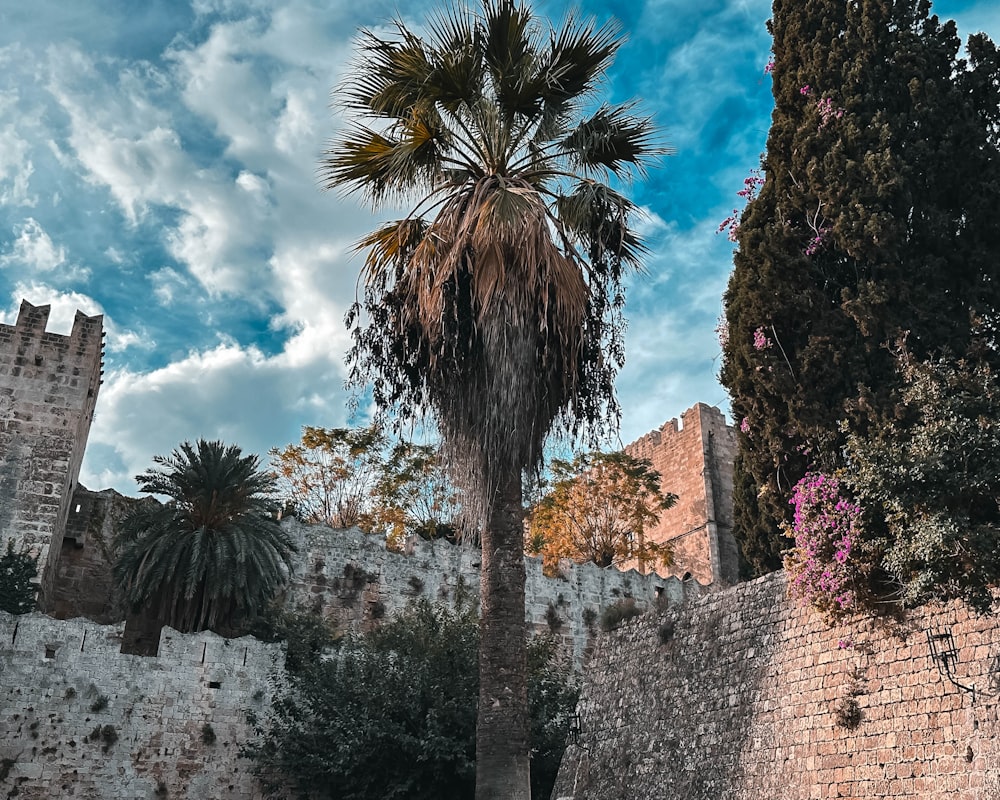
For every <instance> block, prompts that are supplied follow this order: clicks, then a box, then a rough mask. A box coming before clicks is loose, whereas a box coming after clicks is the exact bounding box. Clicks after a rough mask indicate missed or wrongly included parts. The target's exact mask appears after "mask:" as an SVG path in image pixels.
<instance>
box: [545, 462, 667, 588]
mask: <svg viewBox="0 0 1000 800" xmlns="http://www.w3.org/2000/svg"><path fill="white" fill-rule="evenodd" d="M549 469H550V471H551V473H552V477H551V479H550V480H549V481H548V483H547V485H546V486H545V487H544V488H545V489H546V490H547V491H546V492H545V494H544V496H543V497H542V499H541V500H539V501H538V502H537V503H535V505H534V506H533V507H532V509H531V511H530V512H529V514H528V524H527V528H526V532H525V549H526V550H527V551H528V552H529V553H532V554H534V555H537V554H541V555H542V556H543V559H544V565H545V569H546V572H547V573H548V574H554V573H555V572H556V570H557V567H558V563H559V559H561V558H571V559H573V560H574V561H576V562H578V563H584V562H587V561H591V562H593V563H594V564H597V565H598V566H600V567H609V566H612V565H615V566H619V565H622V564H625V563H627V562H631V561H638V562H639V565H640V567H644V566H646V565H653V566H656V565H659V564H669V563H670V560H671V551H670V548H669V546H668V545H665V544H658V543H656V542H650V541H647V540H646V538H645V533H646V529H647V528H649V527H650V526H653V525H656V523H657V521H658V520H659V518H660V512H661V511H663V509H665V508H670V507H671V506H672V505H673V504H674V503H675V502H676V500H677V497H676V495H673V494H665V493H664V492H663V489H662V488H661V486H660V473H659V472H657V471H656V470H655V469H653V465H652V464H651V463H650V461H649V460H648V459H645V458H636V457H635V456H631V455H629V454H628V453H625V452H623V451H617V452H614V453H599V452H595V453H580V454H577V455H576V456H574V458H573V460H572V461H564V460H563V459H559V458H556V459H553V460H552V463H551V464H550V466H549Z"/></svg>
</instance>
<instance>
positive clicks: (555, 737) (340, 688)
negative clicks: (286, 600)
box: [246, 599, 577, 800]
mask: <svg viewBox="0 0 1000 800" xmlns="http://www.w3.org/2000/svg"><path fill="white" fill-rule="evenodd" d="M478 638H479V627H478V621H477V618H476V615H475V612H474V611H473V610H472V608H471V606H469V607H463V608H460V609H457V610H451V609H447V608H444V607H441V606H434V605H432V604H431V603H430V602H429V601H427V600H425V599H420V600H417V601H415V602H414V604H413V605H411V606H410V608H409V609H407V610H406V611H404V612H403V613H401V614H400V615H398V616H396V617H395V618H393V619H391V620H389V621H388V622H386V623H385V624H384V625H383V626H382V627H381V628H379V629H377V630H375V631H372V632H370V633H366V634H363V635H356V636H355V635H352V636H349V637H346V638H345V639H344V640H342V641H341V644H340V646H339V648H338V649H337V650H336V652H334V653H332V654H330V655H328V656H327V657H326V658H323V659H314V660H313V661H311V662H309V663H308V664H307V665H306V666H305V668H303V669H301V670H300V671H298V672H295V673H292V672H289V673H287V675H286V678H287V682H286V685H285V687H284V691H283V692H281V693H279V696H278V697H277V699H276V700H275V704H274V709H273V712H272V714H271V715H270V717H269V718H267V719H263V720H261V721H259V723H258V724H257V730H258V734H259V736H258V739H257V741H256V742H255V743H253V744H251V745H249V746H248V747H247V748H246V754H247V755H249V756H250V757H251V758H253V759H254V760H255V761H256V765H257V772H258V775H260V777H261V778H262V780H263V781H264V783H265V784H266V785H267V786H268V787H269V789H270V790H271V791H272V792H273V793H274V795H275V796H282V797H285V796H288V791H289V787H291V788H292V789H293V790H294V791H298V792H300V793H304V794H309V795H310V796H313V797H329V798H342V799H343V800H362V798H365V799H367V798H373V797H379V798H407V800H421V799H422V798H428V799H430V798H435V800H436V799H437V798H449V800H451V799H452V798H454V800H462V799H463V798H470V799H471V798H472V797H473V796H474V793H475V752H476V748H475V731H476V708H477V699H478V693H479V681H478V655H477V653H478ZM554 655H555V645H554V644H553V643H552V642H551V640H547V639H543V640H541V641H540V642H538V643H535V644H532V646H531V647H529V662H530V670H531V675H530V679H529V690H528V691H529V702H530V704H531V707H532V723H531V737H532V748H533V751H534V760H533V765H532V781H533V796H537V797H548V794H549V793H550V792H551V789H552V783H553V782H554V780H555V772H556V770H557V769H558V764H559V760H560V758H561V757H562V751H563V749H564V748H565V740H566V723H567V720H568V716H569V714H570V713H571V712H572V710H573V708H574V707H575V705H576V699H577V690H576V688H575V685H574V683H573V681H572V680H571V677H570V674H569V672H568V670H566V669H565V668H562V667H560V666H559V665H558V664H557V663H556V661H555V657H554Z"/></svg>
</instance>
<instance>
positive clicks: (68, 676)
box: [0, 612, 281, 800]
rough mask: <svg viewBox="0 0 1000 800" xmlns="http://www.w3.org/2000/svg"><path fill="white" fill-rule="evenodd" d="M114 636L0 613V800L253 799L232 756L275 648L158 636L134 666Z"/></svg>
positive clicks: (270, 670) (260, 696)
mask: <svg viewBox="0 0 1000 800" xmlns="http://www.w3.org/2000/svg"><path fill="white" fill-rule="evenodd" d="M122 629H123V625H113V626H111V625H109V626H103V625H98V624H96V623H92V622H88V621H86V620H81V619H76V620H70V621H59V620H53V619H51V618H49V617H46V616H43V615H42V614H38V613H34V614H28V615H25V616H20V617H14V616H11V615H9V614H6V613H4V612H0V641H2V642H3V648H2V650H0V776H2V777H0V792H3V793H4V795H3V796H4V797H15V796H16V797H18V798H19V800H20V799H23V800H43V798H45V799H48V798H53V797H62V798H69V797H76V798H102V799H103V798H114V799H116V800H117V799H118V798H122V799H123V800H124V798H128V799H129V800H132V799H133V798H134V799H135V800H139V798H142V799H143V800H150V799H151V798H160V797H169V798H259V797H262V793H261V791H260V788H259V786H258V785H257V783H256V781H255V780H254V779H253V777H252V776H251V775H250V773H249V771H248V770H249V766H250V765H249V764H248V763H247V762H245V761H244V760H242V759H240V758H239V754H238V751H239V746H240V743H241V742H243V741H245V740H246V738H247V736H248V735H249V734H250V731H249V728H248V725H247V720H246V712H247V711H249V710H263V709H265V708H267V707H268V706H269V704H270V702H271V693H272V688H273V682H272V676H273V675H274V674H275V670H276V668H277V666H278V664H279V663H280V659H281V647H280V646H279V645H275V644H264V643H262V642H259V641H257V640H256V639H252V638H250V637H244V638H242V639H233V640H226V639H222V638H221V637H219V636H216V635H215V634H213V633H208V632H205V633H198V634H188V635H181V634H178V633H177V632H176V631H173V630H171V629H169V628H164V629H163V631H162V634H161V640H160V654H159V656H157V657H156V658H144V657H141V656H133V655H124V654H122V653H120V652H119V647H120V645H121V636H122ZM206 726H208V727H206ZM213 737H214V739H213Z"/></svg>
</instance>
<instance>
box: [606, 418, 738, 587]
mask: <svg viewBox="0 0 1000 800" xmlns="http://www.w3.org/2000/svg"><path fill="white" fill-rule="evenodd" d="M625 450H626V452H628V453H630V454H631V455H633V456H637V457H639V458H647V459H649V460H650V461H651V462H652V464H653V467H654V469H656V470H657V471H658V472H659V473H660V476H661V485H662V487H663V491H664V492H672V493H673V494H675V495H677V502H676V504H675V505H674V506H673V508H669V509H667V510H666V511H664V512H663V513H662V514H661V516H660V521H659V523H658V524H657V525H656V526H655V527H653V528H652V529H651V530H649V531H647V534H646V536H647V539H649V540H651V541H654V542H670V543H671V544H672V545H673V549H674V564H673V565H672V566H671V567H667V568H663V569H661V570H660V572H662V573H663V574H665V575H676V576H680V577H683V576H685V575H690V576H692V577H694V578H695V579H696V580H698V581H700V582H701V583H705V584H707V583H719V584H722V585H730V584H733V583H735V582H736V581H737V579H738V575H739V562H738V555H737V545H736V540H735V539H734V538H733V534H732V528H733V458H734V456H735V452H736V435H735V431H734V430H733V428H731V427H729V426H728V425H726V420H725V417H724V416H723V414H722V412H721V411H719V409H717V408H714V407H713V406H707V405H705V404H704V403H698V404H696V405H695V406H693V407H692V408H689V409H688V410H687V411H685V412H684V413H683V414H682V415H681V419H680V422H679V423H678V420H677V419H676V418H674V419H672V420H669V421H668V422H665V423H664V424H663V425H662V426H661V427H660V428H659V429H658V430H655V431H652V432H650V433H647V434H646V435H645V436H643V437H641V438H639V439H637V440H636V441H634V442H632V443H631V444H629V445H627V446H626V447H625Z"/></svg>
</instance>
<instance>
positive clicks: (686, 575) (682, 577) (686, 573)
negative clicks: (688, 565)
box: [681, 572, 694, 581]
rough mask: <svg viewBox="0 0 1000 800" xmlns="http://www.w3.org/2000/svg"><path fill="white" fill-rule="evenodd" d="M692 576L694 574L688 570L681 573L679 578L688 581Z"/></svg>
mask: <svg viewBox="0 0 1000 800" xmlns="http://www.w3.org/2000/svg"><path fill="white" fill-rule="evenodd" d="M693 577H694V576H693V575H692V574H691V573H690V572H685V573H684V574H683V575H681V580H682V581H689V580H691V578H693Z"/></svg>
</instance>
